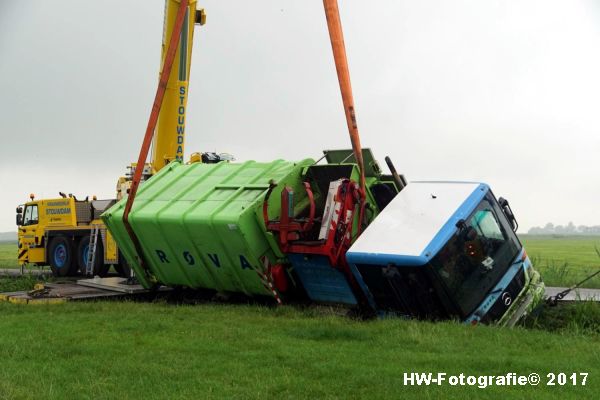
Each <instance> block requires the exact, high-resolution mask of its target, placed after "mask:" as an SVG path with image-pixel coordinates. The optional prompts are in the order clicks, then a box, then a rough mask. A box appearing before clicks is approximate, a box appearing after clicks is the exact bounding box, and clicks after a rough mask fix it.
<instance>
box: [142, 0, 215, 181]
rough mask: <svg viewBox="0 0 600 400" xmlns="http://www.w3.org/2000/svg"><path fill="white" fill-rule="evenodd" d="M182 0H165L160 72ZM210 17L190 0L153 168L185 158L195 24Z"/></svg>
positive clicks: (161, 117) (154, 148)
mask: <svg viewBox="0 0 600 400" xmlns="http://www.w3.org/2000/svg"><path fill="white" fill-rule="evenodd" d="M179 3H180V2H179V1H178V0H166V1H165V19H164V26H163V38H162V52H161V66H160V73H161V74H162V71H163V67H164V62H165V56H166V52H167V48H168V46H169V41H170V39H171V35H172V33H173V27H174V25H175V15H176V14H177V10H178V8H179ZM205 21H206V14H205V13H204V10H203V9H201V10H196V0H190V1H189V4H188V7H187V11H186V15H185V18H184V21H183V28H182V30H181V37H180V40H179V46H178V48H177V53H176V54H175V60H174V62H173V68H172V69H171V73H170V74H169V79H168V81H167V87H166V90H165V95H164V99H163V103H162V107H161V110H160V115H159V118H158V126H157V128H156V132H155V135H154V139H153V142H152V158H151V164H152V169H153V172H157V171H159V170H160V169H161V168H163V167H164V166H165V165H167V164H168V163H169V162H171V161H173V160H178V161H182V162H183V152H184V147H185V118H186V109H187V99H188V84H189V76H190V65H191V58H192V43H193V38H194V25H195V24H200V25H203V24H204V23H205Z"/></svg>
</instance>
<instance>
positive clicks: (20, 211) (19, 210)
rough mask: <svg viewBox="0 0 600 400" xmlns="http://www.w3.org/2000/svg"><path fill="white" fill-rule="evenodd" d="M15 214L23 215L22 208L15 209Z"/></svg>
mask: <svg viewBox="0 0 600 400" xmlns="http://www.w3.org/2000/svg"><path fill="white" fill-rule="evenodd" d="M17 214H23V207H21V206H19V207H17Z"/></svg>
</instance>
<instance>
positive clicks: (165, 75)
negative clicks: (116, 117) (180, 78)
mask: <svg viewBox="0 0 600 400" xmlns="http://www.w3.org/2000/svg"><path fill="white" fill-rule="evenodd" d="M187 6H188V0H181V3H180V4H179V9H178V10H177V16H176V17H175V25H174V27H173V33H172V34H171V40H170V42H169V48H168V50H167V55H166V56H165V62H164V65H163V70H162V73H161V74H160V80H159V82H158V88H157V89H156V96H155V97H154V104H153V105H152V111H151V112H150V118H149V119H148V127H147V128H146V134H145V135H144V142H143V143H142V148H141V149H140V156H139V157H138V161H137V165H136V168H135V173H134V174H133V180H132V181H131V188H130V189H129V196H128V197H127V204H126V205H125V211H124V212H123V224H124V225H125V229H127V233H128V234H129V237H130V238H131V240H132V241H133V244H134V245H135V249H136V252H137V256H138V257H137V258H138V262H139V263H140V266H141V267H142V268H143V269H144V270H145V269H146V266H145V265H144V260H143V257H142V254H143V253H142V247H141V244H140V241H139V239H138V238H137V236H136V235H135V233H134V232H133V229H132V228H131V225H130V224H129V212H130V211H131V207H132V205H133V200H134V199H135V194H136V193H137V189H138V186H139V185H140V180H141V178H142V171H143V170H144V165H145V164H146V158H147V157H148V152H149V150H150V144H151V143H152V135H153V134H154V129H155V128H156V122H157V121H158V115H159V113H160V108H161V106H162V101H163V98H164V95H165V90H166V88H167V81H168V80H169V75H170V74H171V67H172V66H173V60H174V59H175V53H176V52H177V46H179V38H180V37H181V28H182V27H183V20H184V17H185V13H186V10H187Z"/></svg>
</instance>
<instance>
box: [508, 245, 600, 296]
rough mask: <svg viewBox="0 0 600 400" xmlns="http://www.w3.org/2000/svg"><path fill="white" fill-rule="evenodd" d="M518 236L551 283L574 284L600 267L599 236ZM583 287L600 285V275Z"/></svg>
mask: <svg viewBox="0 0 600 400" xmlns="http://www.w3.org/2000/svg"><path fill="white" fill-rule="evenodd" d="M519 237H520V238H521V241H522V242H523V246H525V250H526V251H527V254H529V257H530V258H531V261H532V262H533V264H534V266H535V267H536V268H538V269H539V271H540V273H541V274H542V278H543V279H544V282H546V285H548V286H571V285H573V284H575V283H578V282H579V281H581V280H583V279H584V278H586V277H587V276H589V275H590V274H592V273H593V272H595V271H598V270H599V269H600V256H599V255H598V254H597V253H596V248H598V249H599V250H600V237H598V236H531V235H520V236H519ZM582 286H583V287H595V288H600V275H597V276H596V277H595V278H592V279H591V280H590V281H588V282H586V283H585V284H584V285H582Z"/></svg>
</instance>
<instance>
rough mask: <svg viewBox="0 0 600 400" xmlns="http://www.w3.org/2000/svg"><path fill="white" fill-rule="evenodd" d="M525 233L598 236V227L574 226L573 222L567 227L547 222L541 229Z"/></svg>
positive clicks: (536, 227)
mask: <svg viewBox="0 0 600 400" xmlns="http://www.w3.org/2000/svg"><path fill="white" fill-rule="evenodd" d="M527 233H528V234H529V235H600V225H594V226H587V225H579V226H575V224H574V223H573V222H569V223H568V224H567V225H554V224H553V223H552V222H548V223H547V224H546V225H545V226H544V227H543V228H541V227H539V226H534V227H533V228H530V229H529V230H528V231H527Z"/></svg>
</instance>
